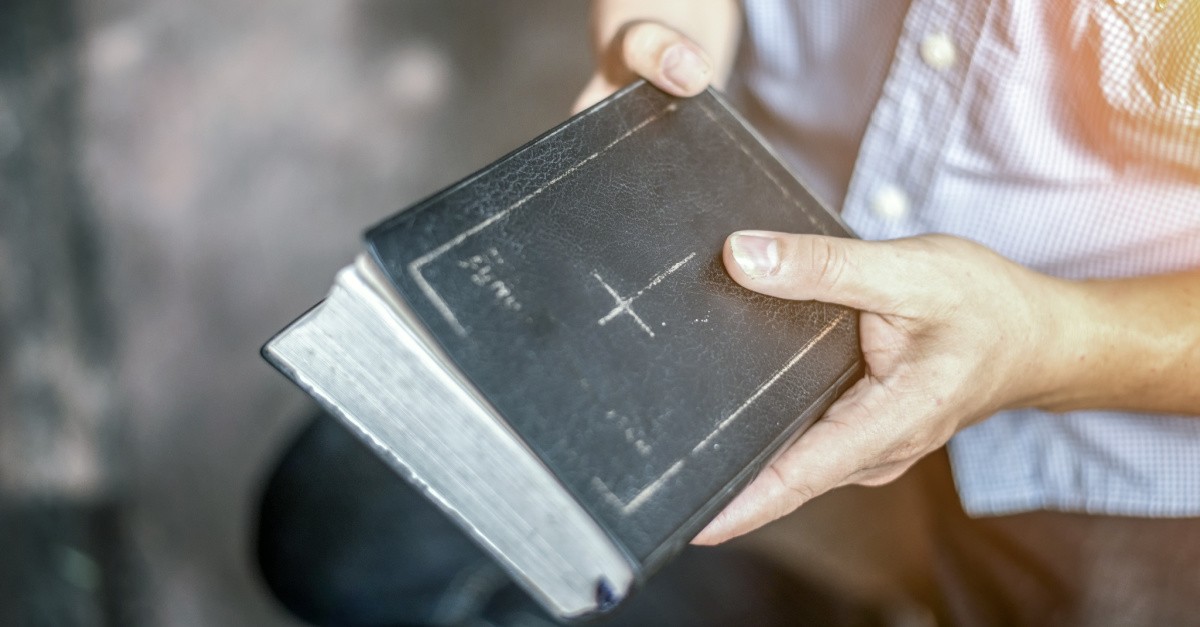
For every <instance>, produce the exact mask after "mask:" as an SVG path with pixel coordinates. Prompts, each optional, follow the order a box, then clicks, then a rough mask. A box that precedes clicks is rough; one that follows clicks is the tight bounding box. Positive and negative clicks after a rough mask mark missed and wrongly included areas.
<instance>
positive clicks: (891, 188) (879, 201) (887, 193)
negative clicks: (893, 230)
mask: <svg viewBox="0 0 1200 627" xmlns="http://www.w3.org/2000/svg"><path fill="white" fill-rule="evenodd" d="M871 209H872V210H873V211H874V212H875V215H877V216H879V217H881V218H884V219H886V220H899V219H900V218H903V217H904V216H905V215H906V214H908V196H907V195H906V194H905V193H904V190H902V189H900V188H899V187H896V186H895V185H884V186H882V187H880V188H879V189H877V190H875V195H874V196H872V197H871Z"/></svg>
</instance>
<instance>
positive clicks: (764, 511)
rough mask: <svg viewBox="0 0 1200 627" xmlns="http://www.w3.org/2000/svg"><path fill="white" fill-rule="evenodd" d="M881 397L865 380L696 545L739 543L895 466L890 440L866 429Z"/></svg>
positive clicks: (736, 501)
mask: <svg viewBox="0 0 1200 627" xmlns="http://www.w3.org/2000/svg"><path fill="white" fill-rule="evenodd" d="M881 396H882V392H880V391H879V386H878V385H876V384H874V383H872V382H871V381H870V380H868V379H863V380H860V381H859V382H858V383H857V384H855V386H854V387H853V388H851V389H850V390H849V391H848V392H847V393H846V394H845V395H844V396H843V397H842V398H841V399H840V400H838V402H837V403H834V405H833V406H832V407H830V408H829V411H828V412H827V413H826V414H825V416H824V417H822V418H821V419H820V420H818V421H817V422H816V423H814V424H813V426H812V427H811V428H810V429H809V430H808V431H807V432H805V433H804V435H802V436H801V437H800V438H799V439H798V440H796V442H795V444H793V445H792V446H791V448H789V449H788V450H787V451H785V452H784V453H783V454H782V455H780V456H779V458H777V459H776V460H775V461H774V462H772V463H771V464H770V465H769V466H768V467H767V468H766V469H764V470H763V472H762V473H760V474H759V476H758V477H756V478H755V479H754V481H752V482H751V483H750V485H749V486H747V487H746V489H745V490H743V491H742V493H741V494H739V495H738V496H737V497H735V498H734V499H733V501H731V502H730V503H729V505H727V506H726V507H725V509H724V510H723V511H722V512H721V513H720V514H719V515H718V516H717V517H716V518H714V519H713V520H712V521H711V522H710V523H709V524H708V526H707V527H705V528H704V530H703V531H701V532H700V534H698V535H697V536H696V537H695V538H694V539H693V540H692V542H693V543H694V544H718V543H721V542H724V541H726V540H729V539H731V538H735V537H737V536H740V535H742V534H745V533H748V532H750V531H753V530H754V529H757V528H758V527H761V526H763V525H765V524H767V523H769V522H771V521H773V520H775V519H777V518H780V517H782V516H784V515H786V514H788V513H790V512H792V511H793V510H795V509H796V508H797V507H800V506H801V505H803V504H804V503H806V502H808V501H810V500H812V499H813V498H816V497H817V496H820V495H821V494H824V493H825V492H828V491H829V490H832V489H834V488H837V487H840V486H843V485H847V484H850V483H857V482H858V481H857V479H858V478H859V477H863V475H864V471H865V470H867V469H870V468H873V467H875V466H883V465H887V466H890V465H891V462H890V461H888V460H884V459H881V450H884V449H886V448H887V440H888V438H887V437H880V434H876V433H873V432H872V431H871V429H869V428H864V426H865V425H868V424H870V423H869V420H870V419H871V414H872V413H873V408H874V407H875V406H877V405H878V404H879V402H880V400H879V399H880V398H881ZM863 478H865V477H863Z"/></svg>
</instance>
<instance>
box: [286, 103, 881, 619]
mask: <svg viewBox="0 0 1200 627" xmlns="http://www.w3.org/2000/svg"><path fill="white" fill-rule="evenodd" d="M744 228H754V229H765V230H776V231H787V232H803V233H819V234H826V235H832V236H839V237H851V236H852V235H851V233H850V231H849V230H848V229H847V228H846V227H845V226H844V225H843V224H842V223H841V222H840V220H839V219H838V217H837V215H836V214H834V213H832V212H830V211H828V210H826V209H825V208H823V207H822V206H821V205H820V203H818V202H817V201H816V200H815V199H814V198H813V196H812V195H811V194H810V193H809V192H808V191H807V190H806V189H805V187H804V186H803V185H802V184H801V183H799V182H798V181H797V180H796V178H795V177H794V176H792V175H791V174H790V173H789V172H788V171H787V169H786V168H785V167H784V166H783V164H782V163H781V162H780V160H779V159H778V158H776V157H775V156H774V154H773V153H772V152H771V151H770V150H769V149H768V148H767V147H766V145H765V144H764V143H763V141H762V140H761V139H760V138H759V137H758V136H757V135H756V134H755V133H754V132H753V130H751V129H750V127H749V126H748V125H747V124H746V123H745V122H744V121H743V120H742V119H741V118H740V117H739V116H738V114H737V113H736V112H735V111H734V110H733V109H732V108H731V107H730V106H729V105H728V104H727V103H726V102H725V101H724V100H723V98H722V97H721V96H720V95H719V94H718V93H717V92H715V91H713V90H709V91H706V92H705V93H702V94H701V95H699V96H696V97H693V98H688V99H679V98H675V97H672V96H669V95H667V94H665V93H663V92H661V91H659V90H657V89H655V88H654V87H653V86H651V85H649V84H647V83H644V82H638V83H635V84H633V85H630V86H629V87H627V88H625V89H622V90H621V91H619V92H617V93H615V94H613V95H612V96H611V97H609V98H607V99H606V100H604V101H602V102H600V103H598V104H597V105H595V106H594V107H592V108H590V109H588V110H587V111H584V112H582V113H580V114H578V115H576V116H575V117H573V118H571V119H570V120H568V121H567V122H565V123H563V124H562V125H560V126H558V127H556V128H554V129H553V130H551V131H549V132H547V133H545V134H544V135H542V136H540V137H538V138H537V139H535V140H533V141H532V142H530V143H528V144H526V145H525V146H523V147H521V148H519V149H517V150H516V151H514V152H512V153H511V154H509V155H507V156H506V157H504V158H502V159H500V160H498V161H496V162H495V163H493V164H491V165H489V166H487V167H486V168H484V169H483V170H481V171H480V172H478V173H476V174H474V175H472V176H470V177H468V178H466V179H464V180H463V181H461V182H459V183H457V184H455V185H453V186H451V187H449V188H448V189H446V190H444V191H442V192H440V193H438V194H435V195H434V196H432V197H430V198H428V199H427V200H424V201H422V202H419V203H417V204H416V205H413V206H412V207H410V208H408V209H405V210H403V211H400V212H399V213H397V214H395V215H393V216H392V217H390V218H388V219H387V220H385V221H384V222H382V223H381V224H379V225H377V226H375V227H373V228H371V229H370V230H369V231H368V232H367V234H366V251H365V252H364V253H363V254H362V255H360V256H359V257H358V258H357V259H356V260H355V261H354V263H352V264H351V265H349V266H348V267H346V268H344V269H343V270H342V271H341V272H340V273H339V274H338V275H337V278H336V280H335V282H334V285H333V287H332V289H331V290H330V292H329V294H328V296H327V297H326V298H325V300H324V301H322V302H321V303H320V304H318V305H316V306H315V307H314V308H313V309H311V310H309V311H308V312H307V313H305V314H304V315H302V316H301V317H300V318H299V319H297V320H296V321H295V322H293V323H292V324H291V325H289V326H288V327H287V328H285V329H284V330H283V331H281V332H280V333H279V334H278V335H276V336H275V337H274V338H273V339H271V340H270V341H269V342H268V343H267V344H266V345H265V346H264V348H263V355H264V356H265V357H266V359H267V360H268V361H270V362H271V363H272V364H273V365H275V366H276V367H277V368H278V369H279V370H280V371H281V372H282V373H284V374H285V375H287V376H288V377H290V378H291V379H292V380H293V381H294V382H295V383H296V384H298V385H299V387H300V388H302V389H303V390H305V391H306V392H308V393H309V394H311V395H312V396H313V397H314V398H315V399H317V401H319V402H320V403H321V404H322V405H323V406H324V407H325V409H326V410H327V411H329V412H330V413H331V414H333V415H335V416H337V417H339V418H340V419H341V420H343V421H344V422H345V423H346V424H347V425H348V426H349V427H350V428H351V430H352V431H354V432H355V433H356V434H358V435H359V436H360V437H362V438H363V439H364V440H365V441H367V442H368V443H369V444H371V445H372V448H373V449H374V450H375V451H376V452H377V453H378V454H380V455H381V456H382V457H383V458H384V459H385V460H386V461H387V462H389V463H390V464H391V465H392V467H393V468H395V470H396V471H397V472H398V473H399V474H401V475H403V476H404V477H406V478H407V479H408V480H409V481H410V482H411V483H412V484H413V485H415V486H417V487H418V489H420V490H421V491H422V492H423V493H424V494H425V495H426V496H428V498H429V499H430V500H432V501H433V502H434V503H436V504H437V505H438V506H439V507H441V508H442V509H443V510H444V511H446V512H447V513H448V514H449V515H450V517H451V518H452V519H454V520H455V521H456V522H457V523H458V524H459V525H460V526H461V527H462V528H463V529H464V530H465V531H466V532H467V533H468V534H469V535H470V536H471V537H472V538H473V539H474V540H475V541H476V542H478V543H479V544H480V545H481V546H482V547H484V548H485V549H486V550H487V551H489V552H490V553H491V555H492V556H493V557H495V558H496V560H497V561H498V562H499V563H501V564H502V565H503V566H504V567H505V568H506V569H507V570H508V572H510V573H511V574H512V575H513V576H514V578H515V579H516V580H517V581H518V582H519V583H521V584H522V585H523V586H524V587H525V589H526V590H527V591H528V592H529V593H530V594H531V596H533V597H534V598H535V599H537V600H538V601H539V602H541V604H542V605H544V606H545V607H546V609H547V610H548V611H550V612H551V613H552V614H554V615H556V616H558V617H560V618H565V619H573V618H579V617H584V616H589V615H594V614H597V613H602V612H606V611H608V610H611V609H612V608H613V607H615V606H616V605H618V604H619V603H620V602H621V601H622V600H623V599H625V598H627V597H628V596H629V594H630V593H631V592H633V591H634V590H635V589H636V588H637V587H638V586H639V585H640V584H641V583H642V582H644V581H645V579H646V577H648V576H649V575H650V574H651V573H653V572H654V571H655V570H656V569H657V568H658V567H660V566H661V565H662V564H663V563H664V562H665V561H666V560H667V559H669V558H670V556H672V555H673V554H675V553H676V552H677V551H679V550H680V549H681V548H682V547H683V546H684V545H685V544H686V543H687V542H688V541H689V540H690V539H691V538H692V537H693V536H694V535H695V534H696V533H698V532H699V530H700V529H702V528H703V527H704V525H705V524H706V523H707V522H708V521H709V520H711V519H712V518H713V517H714V516H715V515H716V514H717V513H719V512H720V510H721V508H722V507H723V506H724V505H725V504H727V503H728V502H729V501H730V500H731V499H732V498H733V496H735V495H736V493H737V492H738V491H739V490H740V489H741V488H742V487H744V486H745V485H746V484H747V483H748V482H749V481H750V480H751V479H752V478H753V477H754V476H755V475H756V474H757V472H758V471H759V470H760V469H761V468H762V467H763V466H764V464H766V463H767V462H768V461H769V460H770V459H771V456H772V455H773V454H774V453H776V452H777V451H779V450H781V449H782V448H783V447H785V446H786V445H787V444H788V443H790V442H791V441H792V440H793V439H794V438H795V437H796V436H797V435H798V434H800V433H802V432H803V430H804V429H805V428H806V427H807V426H808V425H810V424H811V423H812V422H813V421H814V420H816V419H818V418H819V417H820V416H821V414H822V413H823V412H824V410H825V409H826V408H827V407H828V406H829V404H830V403H832V401H833V400H834V399H836V397H837V395H838V394H840V392H841V391H843V390H844V389H845V388H846V387H848V386H849V385H850V384H851V383H853V382H854V381H855V380H856V379H857V378H858V377H859V376H860V375H861V372H862V367H863V365H862V357H861V354H860V352H859V349H858V330H857V320H858V318H857V315H856V313H855V312H854V311H853V310H850V309H846V308H844V307H840V306H836V305H831V304H825V303H819V302H814V301H806V302H801V301H788V300H783V299H777V298H772V297H768V296H764V295H761V294H757V293H754V292H751V291H750V290H747V289H745V288H743V287H741V286H740V285H738V284H736V283H735V282H734V281H733V280H732V279H731V278H730V277H729V276H728V274H727V273H726V271H725V269H724V266H723V265H722V262H721V249H722V244H723V242H724V240H725V238H726V237H727V236H728V234H729V233H731V232H733V231H735V230H739V229H744Z"/></svg>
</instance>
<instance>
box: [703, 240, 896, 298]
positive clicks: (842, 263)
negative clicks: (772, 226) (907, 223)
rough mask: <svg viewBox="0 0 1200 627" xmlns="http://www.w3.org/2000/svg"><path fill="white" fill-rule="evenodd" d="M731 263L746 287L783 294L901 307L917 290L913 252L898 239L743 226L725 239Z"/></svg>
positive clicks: (728, 265) (729, 267)
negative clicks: (901, 247)
mask: <svg viewBox="0 0 1200 627" xmlns="http://www.w3.org/2000/svg"><path fill="white" fill-rule="evenodd" d="M722 257H723V259H724V261H725V269H726V270H727V271H728V272H729V276H731V277H732V278H733V280H734V281H737V282H738V283H740V284H741V285H742V286H743V287H746V288H748V289H751V290H754V291H756V292H760V293H762V294H767V295H769V296H777V297H779V298H787V299H791V300H819V301H822V302H826V303H833V304H837V305H845V306H847V307H853V308H855V309H861V310H864V311H871V312H875V313H881V314H889V313H899V312H898V309H899V308H900V305H901V303H902V302H903V301H904V300H905V297H906V296H907V295H909V294H910V293H912V290H913V277H912V276H911V274H912V273H911V272H908V267H909V266H910V265H911V264H910V263H909V258H908V257H907V256H905V255H904V254H903V253H902V251H900V250H899V249H898V246H897V243H896V242H864V241H862V240H857V239H850V238H843V237H830V236H826V235H805V234H791V233H777V232H773V231H738V232H736V233H734V234H732V235H730V236H729V237H728V238H727V239H726V240H725V248H724V250H723V252H722Z"/></svg>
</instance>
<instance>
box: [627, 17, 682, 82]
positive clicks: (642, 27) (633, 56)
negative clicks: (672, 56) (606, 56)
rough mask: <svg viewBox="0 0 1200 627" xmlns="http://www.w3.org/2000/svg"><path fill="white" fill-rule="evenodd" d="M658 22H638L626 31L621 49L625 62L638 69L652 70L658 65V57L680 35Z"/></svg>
mask: <svg viewBox="0 0 1200 627" xmlns="http://www.w3.org/2000/svg"><path fill="white" fill-rule="evenodd" d="M672 35H673V32H672V31H671V30H669V29H668V28H666V27H665V26H663V25H661V24H658V23H656V22H637V23H635V24H632V25H631V26H630V27H629V28H628V29H627V30H626V31H625V37H624V39H623V41H622V46H621V51H622V56H623V57H624V59H625V63H626V64H627V65H628V66H629V67H630V68H634V69H638V70H643V71H645V70H651V69H654V68H656V67H657V66H658V63H657V61H658V57H659V56H660V55H661V54H662V52H663V50H664V49H665V48H666V47H667V46H668V45H669V44H670V43H671V42H672V41H673V40H674V39H677V38H678V37H673V36H672Z"/></svg>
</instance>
